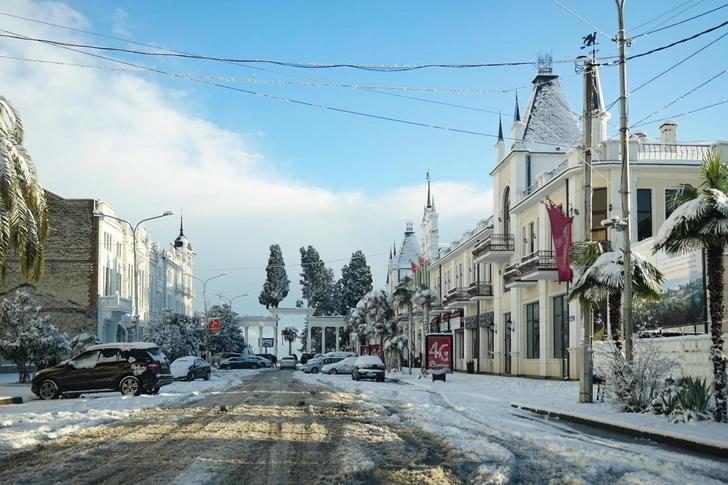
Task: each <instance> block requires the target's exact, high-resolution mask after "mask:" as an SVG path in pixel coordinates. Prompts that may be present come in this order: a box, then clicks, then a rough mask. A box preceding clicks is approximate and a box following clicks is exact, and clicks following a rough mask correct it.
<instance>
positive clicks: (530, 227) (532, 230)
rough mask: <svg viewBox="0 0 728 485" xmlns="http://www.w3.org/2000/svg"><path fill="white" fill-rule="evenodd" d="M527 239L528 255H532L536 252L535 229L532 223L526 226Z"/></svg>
mask: <svg viewBox="0 0 728 485" xmlns="http://www.w3.org/2000/svg"><path fill="white" fill-rule="evenodd" d="M528 239H529V240H530V241H531V246H530V248H529V251H528V253H529V254H533V253H534V252H535V251H536V227H535V226H534V225H533V222H529V224H528Z"/></svg>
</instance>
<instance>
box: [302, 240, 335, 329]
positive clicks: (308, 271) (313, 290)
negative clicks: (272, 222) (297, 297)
mask: <svg viewBox="0 0 728 485" xmlns="http://www.w3.org/2000/svg"><path fill="white" fill-rule="evenodd" d="M300 252H301V278H302V279H301V280H300V283H301V293H302V295H303V297H304V298H305V299H306V301H307V302H308V306H309V307H311V308H314V309H315V311H314V315H315V316H327V315H335V314H336V313H337V308H336V305H335V302H334V271H333V270H332V269H329V268H327V267H326V266H325V265H324V262H323V261H321V257H320V256H319V253H318V251H317V250H316V248H314V247H313V246H309V247H308V248H301V249H300Z"/></svg>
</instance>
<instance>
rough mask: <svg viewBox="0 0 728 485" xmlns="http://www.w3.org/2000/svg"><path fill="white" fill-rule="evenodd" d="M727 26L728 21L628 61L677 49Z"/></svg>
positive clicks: (635, 56)
mask: <svg viewBox="0 0 728 485" xmlns="http://www.w3.org/2000/svg"><path fill="white" fill-rule="evenodd" d="M726 25H728V20H726V21H725V22H723V23H722V24H720V25H716V26H715V27H712V28H710V29H708V30H704V31H702V32H700V33H697V34H695V35H693V36H690V37H686V38H685V39H680V40H678V41H676V42H673V43H672V44H668V45H665V46H662V47H658V48H657V49H652V50H651V51H647V52H643V53H642V54H635V55H633V56H629V57H628V58H627V60H628V61H631V60H632V59H637V58H638V57H643V56H648V55H650V54H654V53H655V52H660V51H664V50H665V49H669V48H670V47H675V46H676V45H678V44H682V43H684V42H688V41H690V40H693V39H697V38H698V37H700V36H701V35H705V34H708V33H710V32H713V31H714V30H717V29H719V28H721V27H725V26H726ZM721 38H722V37H721ZM709 45H710V44H709Z"/></svg>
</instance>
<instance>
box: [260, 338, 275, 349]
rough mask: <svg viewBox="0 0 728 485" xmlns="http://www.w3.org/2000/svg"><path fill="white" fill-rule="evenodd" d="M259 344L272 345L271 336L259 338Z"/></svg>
mask: <svg viewBox="0 0 728 485" xmlns="http://www.w3.org/2000/svg"><path fill="white" fill-rule="evenodd" d="M260 341H261V344H262V346H263V347H266V348H267V347H273V339H272V338H262V339H260Z"/></svg>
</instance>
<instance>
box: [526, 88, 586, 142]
mask: <svg viewBox="0 0 728 485" xmlns="http://www.w3.org/2000/svg"><path fill="white" fill-rule="evenodd" d="M558 77H559V76H558V75H556V74H538V75H537V76H536V78H535V79H534V80H533V84H534V88H533V91H532V92H531V98H530V99H529V100H528V104H527V105H526V111H525V113H524V122H525V124H526V128H525V130H524V132H523V141H524V147H525V148H528V149H531V150H534V149H536V150H541V151H555V150H556V146H561V147H564V146H568V147H576V146H579V145H580V144H581V142H582V135H581V130H580V129H579V125H578V123H577V121H576V117H574V114H573V113H572V110H571V107H570V106H569V102H568V101H567V100H566V96H564V92H563V91H562V90H561V86H560V85H559V82H558V80H557V79H558Z"/></svg>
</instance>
